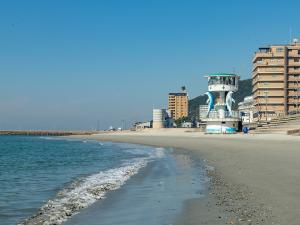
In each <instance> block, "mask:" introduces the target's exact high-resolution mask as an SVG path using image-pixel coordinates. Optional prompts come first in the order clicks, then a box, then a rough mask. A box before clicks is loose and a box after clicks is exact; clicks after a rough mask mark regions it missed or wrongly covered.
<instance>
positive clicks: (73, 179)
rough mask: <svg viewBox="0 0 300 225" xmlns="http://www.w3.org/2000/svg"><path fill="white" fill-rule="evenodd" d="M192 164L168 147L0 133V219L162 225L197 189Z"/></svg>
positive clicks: (198, 176)
mask: <svg viewBox="0 0 300 225" xmlns="http://www.w3.org/2000/svg"><path fill="white" fill-rule="evenodd" d="M198 163H199V162H196V161H193V160H191V158H190V156H187V155H182V154H175V153H174V152H173V150H172V149H164V148H153V147H148V146H141V145H134V144H124V143H110V142H105V143H101V142H98V141H88V140H68V139H60V138H47V137H27V136H0V224H1V225H14V224H37V223H38V221H45V222H46V221H47V222H48V224H62V223H66V224H68V223H69V224H76V223H77V224H86V223H85V222H86V220H87V218H89V219H91V218H92V220H91V221H90V222H89V224H120V220H121V221H122V223H123V224H126V221H128V223H127V224H130V223H131V222H132V221H140V222H139V223H140V224H141V221H145V219H148V222H150V220H149V219H150V218H157V219H156V220H155V221H152V222H153V223H149V224H168V223H169V222H171V220H172V218H173V217H174V216H175V214H176V213H177V211H178V210H180V207H181V206H182V203H183V202H184V200H186V199H189V198H192V197H196V196H199V193H200V192H201V190H202V189H203V185H202V184H203V182H205V176H204V174H203V173H202V172H199V171H201V168H200V167H201V166H199V165H198ZM131 203H134V205H135V206H138V205H139V211H138V212H135V211H134V210H135V209H136V207H129V206H130V205H131ZM146 203H147V204H146ZM158 203H159V204H158ZM149 209H153V210H151V213H149ZM154 209H155V210H154ZM163 210H166V211H165V212H164V211H163ZM141 212H148V213H147V214H144V216H143V214H142V213H141ZM114 215H119V216H118V219H117V218H116V217H115V216H114ZM125 215H131V216H129V217H128V216H127V217H126V216H125ZM146 215H147V216H146ZM97 216H98V217H99V216H100V217H101V221H102V222H103V223H99V222H97V221H98V220H97ZM105 220H106V221H105Z"/></svg>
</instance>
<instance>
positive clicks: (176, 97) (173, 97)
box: [168, 93, 189, 120]
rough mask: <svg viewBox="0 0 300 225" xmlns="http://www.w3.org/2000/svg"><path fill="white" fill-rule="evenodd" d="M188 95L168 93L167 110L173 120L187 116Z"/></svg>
mask: <svg viewBox="0 0 300 225" xmlns="http://www.w3.org/2000/svg"><path fill="white" fill-rule="evenodd" d="M188 103H189V99H188V94H187V93H169V98H168V110H169V111H170V114H171V116H172V118H173V119H174V120H177V119H180V118H182V117H187V116H188Z"/></svg>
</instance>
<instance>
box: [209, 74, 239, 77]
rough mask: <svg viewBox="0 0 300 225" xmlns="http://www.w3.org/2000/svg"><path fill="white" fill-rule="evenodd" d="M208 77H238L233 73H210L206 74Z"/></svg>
mask: <svg viewBox="0 0 300 225" xmlns="http://www.w3.org/2000/svg"><path fill="white" fill-rule="evenodd" d="M207 76H208V77H238V76H239V75H237V74H234V73H211V74H208V75H207Z"/></svg>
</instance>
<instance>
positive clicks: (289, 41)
mask: <svg viewBox="0 0 300 225" xmlns="http://www.w3.org/2000/svg"><path fill="white" fill-rule="evenodd" d="M289 31H290V39H289V43H291V41H292V27H291V26H290V30H289Z"/></svg>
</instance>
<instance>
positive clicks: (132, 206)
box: [63, 153, 206, 225]
mask: <svg viewBox="0 0 300 225" xmlns="http://www.w3.org/2000/svg"><path fill="white" fill-rule="evenodd" d="M205 182H206V178H205V176H204V174H203V165H202V163H201V162H200V161H196V160H194V159H193V157H192V156H191V155H189V154H182V153H172V154H171V155H166V157H163V158H159V159H157V160H155V161H153V162H151V163H149V165H148V166H147V167H145V168H143V169H141V172H140V173H138V174H137V175H135V176H134V177H132V178H131V179H130V180H129V181H128V182H127V183H126V184H125V185H124V186H122V187H121V188H120V189H118V190H117V191H114V192H111V193H110V194H108V195H107V198H106V199H104V200H101V201H98V202H96V203H95V204H94V205H92V206H91V207H89V208H87V209H85V210H83V211H82V212H81V213H79V214H77V215H75V216H74V217H73V218H71V219H70V220H68V221H67V222H66V223H64V224H63V225H84V224H89V225H118V224H122V225H132V224H139V225H168V224H172V222H174V220H175V218H176V215H178V214H179V213H180V211H181V210H182V208H183V204H184V202H185V201H186V200H188V199H192V198H199V197H201V195H202V192H203V191H204V183H205Z"/></svg>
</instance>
